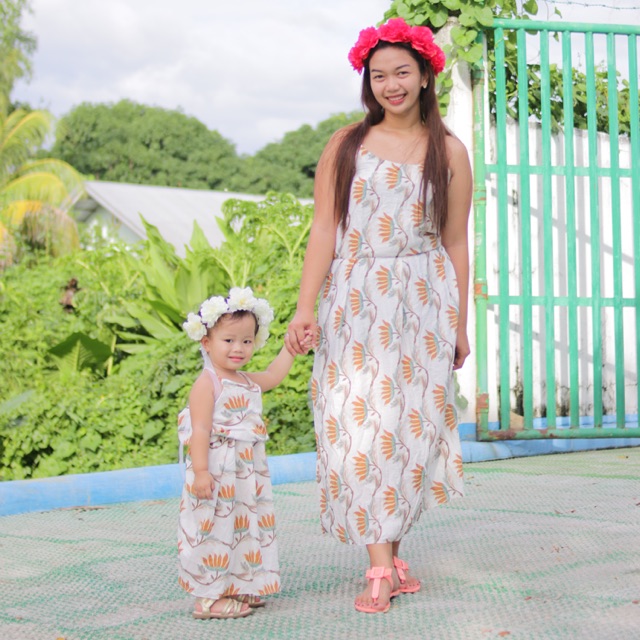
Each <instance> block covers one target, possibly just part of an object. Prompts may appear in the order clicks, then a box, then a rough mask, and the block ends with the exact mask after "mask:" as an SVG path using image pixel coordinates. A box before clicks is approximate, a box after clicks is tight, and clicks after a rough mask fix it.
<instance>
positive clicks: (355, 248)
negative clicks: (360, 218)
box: [349, 230, 362, 255]
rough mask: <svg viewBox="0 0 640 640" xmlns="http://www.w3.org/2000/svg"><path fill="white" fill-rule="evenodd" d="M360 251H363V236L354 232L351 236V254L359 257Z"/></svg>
mask: <svg viewBox="0 0 640 640" xmlns="http://www.w3.org/2000/svg"><path fill="white" fill-rule="evenodd" d="M360 249H362V234H361V233H360V232H359V231H355V230H354V231H352V232H351V233H350V234H349V253H351V254H352V255H359V254H360Z"/></svg>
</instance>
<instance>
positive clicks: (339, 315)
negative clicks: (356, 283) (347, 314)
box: [333, 307, 344, 331]
mask: <svg viewBox="0 0 640 640" xmlns="http://www.w3.org/2000/svg"><path fill="white" fill-rule="evenodd" d="M343 326H344V307H338V308H337V309H336V312H335V314H334V316H333V330H334V331H340V329H342V327H343Z"/></svg>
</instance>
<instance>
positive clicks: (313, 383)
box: [311, 378, 318, 404]
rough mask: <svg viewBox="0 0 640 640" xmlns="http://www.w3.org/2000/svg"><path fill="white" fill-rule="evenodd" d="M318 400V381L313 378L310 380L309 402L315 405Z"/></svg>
mask: <svg viewBox="0 0 640 640" xmlns="http://www.w3.org/2000/svg"><path fill="white" fill-rule="evenodd" d="M317 399H318V381H317V380H316V379H315V378H313V379H312V380H311V402H313V403H314V404H315V402H316V400H317Z"/></svg>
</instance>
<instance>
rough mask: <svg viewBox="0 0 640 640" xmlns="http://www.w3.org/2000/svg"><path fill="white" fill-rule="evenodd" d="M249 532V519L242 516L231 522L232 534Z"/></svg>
mask: <svg viewBox="0 0 640 640" xmlns="http://www.w3.org/2000/svg"><path fill="white" fill-rule="evenodd" d="M246 531H249V518H248V517H247V516H246V515H244V516H237V517H236V518H235V519H234V521H233V533H245V532H246Z"/></svg>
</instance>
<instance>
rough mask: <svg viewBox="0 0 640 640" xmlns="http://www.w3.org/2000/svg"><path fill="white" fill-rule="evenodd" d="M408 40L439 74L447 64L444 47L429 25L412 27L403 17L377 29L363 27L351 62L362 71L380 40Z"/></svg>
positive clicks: (351, 54) (351, 52)
mask: <svg viewBox="0 0 640 640" xmlns="http://www.w3.org/2000/svg"><path fill="white" fill-rule="evenodd" d="M381 40H383V41H384V42H406V43H408V44H410V45H411V47H412V49H415V51H417V52H418V53H419V54H420V55H421V56H422V57H423V58H424V59H425V60H427V61H428V62H429V64H430V65H431V66H432V68H433V72H434V73H435V74H436V75H438V74H439V73H440V72H441V71H442V70H443V69H444V66H445V62H446V59H445V55H444V52H443V51H442V49H441V48H440V47H439V46H438V45H437V44H436V43H435V42H434V40H433V33H431V30H430V29H429V28H428V27H411V26H409V25H408V24H407V23H406V22H405V21H404V20H403V19H402V18H392V19H391V20H389V21H388V22H386V23H385V24H383V25H380V26H379V27H378V28H377V29H376V28H375V27H368V28H366V29H363V30H362V31H361V32H360V35H359V36H358V41H357V42H356V43H355V45H354V46H353V48H352V49H351V51H349V62H350V63H351V65H352V66H353V68H354V69H355V70H356V71H357V72H358V73H361V72H362V69H364V63H365V61H366V60H367V58H368V57H369V54H370V53H371V49H373V48H374V47H375V46H376V45H377V44H378V42H380V41H381Z"/></svg>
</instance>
